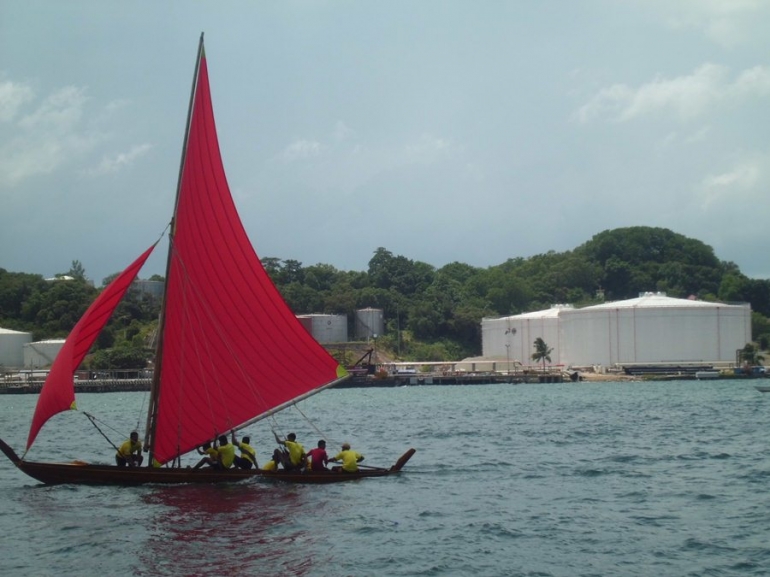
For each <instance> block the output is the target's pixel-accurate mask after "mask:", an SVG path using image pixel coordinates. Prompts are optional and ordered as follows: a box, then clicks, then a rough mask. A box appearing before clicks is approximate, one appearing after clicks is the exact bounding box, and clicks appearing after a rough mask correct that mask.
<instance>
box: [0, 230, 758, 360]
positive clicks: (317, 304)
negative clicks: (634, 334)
mask: <svg viewBox="0 0 770 577" xmlns="http://www.w3.org/2000/svg"><path fill="white" fill-rule="evenodd" d="M262 263H263V265H264V267H265V269H266V270H267V272H268V273H269V275H270V277H271V278H272V279H273V281H274V282H275V283H276V285H277V286H278V288H279V290H280V291H281V294H282V295H283V297H284V299H285V300H286V302H287V303H288V304H289V306H290V307H291V309H292V310H293V311H294V312H295V314H309V313H325V314H345V315H347V316H348V318H349V319H351V320H352V319H353V318H354V314H355V311H356V310H358V309H362V308H366V307H373V308H379V309H383V311H384V316H385V322H386V334H385V335H383V336H382V337H381V338H379V339H378V347H383V348H385V349H387V350H389V351H390V352H391V353H392V355H394V356H398V357H399V358H401V359H403V360H423V361H443V360H457V359H461V358H464V357H468V356H476V355H479V354H480V350H481V319H482V318H483V317H497V316H506V315H514V314H519V313H523V312H528V311H535V310H541V309H545V308H548V307H550V306H551V305H552V304H556V303H570V304H573V305H575V306H585V305H590V304H597V303H600V302H604V301H611V300H622V299H627V298H632V297H636V296H638V294H639V293H640V292H645V291H664V292H666V293H667V294H668V295H669V296H672V297H678V298H687V297H689V296H695V297H697V298H699V299H702V300H706V301H721V302H750V303H751V307H752V311H753V313H752V338H753V339H754V340H755V341H756V342H757V343H758V344H759V346H760V348H761V349H766V348H767V341H768V338H770V321H768V317H770V280H757V279H750V278H748V277H746V276H745V275H743V274H742V273H741V272H740V270H739V268H738V266H737V265H735V264H734V263H731V262H723V261H720V260H719V259H718V258H717V257H716V255H715V254H714V250H713V249H712V248H711V247H709V246H708V245H706V244H704V243H703V242H701V241H699V240H695V239H691V238H687V237H685V236H683V235H680V234H677V233H674V232H672V231H670V230H667V229H662V228H650V227H630V228H620V229H614V230H606V231H604V232H601V233H599V234H597V235H595V236H594V237H593V238H592V239H591V240H589V241H588V242H586V243H585V244H583V245H581V246H578V247H577V248H575V249H573V250H571V251H567V252H560V253H557V252H554V251H550V252H548V253H545V254H539V255H534V256H531V257H527V258H524V257H515V258H510V259H508V260H507V261H505V262H504V263H501V264H499V265H495V266H490V267H486V268H479V267H474V266H471V265H468V264H464V263H460V262H452V263H449V264H447V265H444V266H442V267H440V268H436V267H434V266H432V265H429V264H427V263H424V262H420V261H414V260H411V259H409V258H408V257H406V256H402V255H394V254H393V253H392V252H390V251H388V250H387V249H386V248H383V247H380V248H378V249H377V250H375V251H374V255H373V256H372V258H371V260H370V261H369V264H368V268H367V270H366V271H341V270H338V269H336V268H335V267H333V266H331V265H328V264H315V265H311V266H303V265H302V263H301V262H298V261H296V260H281V259H279V258H272V257H269V258H264V259H262ZM65 274H66V275H67V276H71V277H73V279H74V280H67V281H59V282H51V281H45V280H44V279H43V278H42V277H41V276H39V275H32V274H26V273H20V272H8V271H5V270H3V269H0V326H1V327H3V328H9V329H14V330H22V331H29V332H32V333H33V338H34V339H35V340H40V339H46V338H55V337H63V336H65V335H66V334H67V332H68V331H69V330H70V329H71V328H72V327H73V326H74V324H75V322H77V319H78V318H79V316H80V315H81V314H82V313H83V311H85V309H86V307H87V306H88V305H89V303H90V302H91V301H92V300H93V299H94V298H95V297H96V295H97V294H98V290H97V289H95V288H93V286H92V285H91V284H90V283H88V282H87V278H86V276H85V271H84V269H83V266H82V265H81V264H80V263H79V262H78V261H73V263H72V267H71V269H70V270H69V271H68V272H67V273H65ZM108 280H110V279H104V281H105V283H106V281H108ZM105 283H103V285H104V284H105ZM158 310H159V303H158V302H155V301H154V300H153V299H151V298H149V297H147V296H142V295H139V294H137V293H131V294H129V296H128V298H127V299H126V300H125V301H124V302H123V303H122V304H121V305H120V307H119V308H118V310H117V312H116V314H115V315H114V317H113V318H112V320H111V321H110V323H109V325H108V328H107V330H106V331H105V333H104V334H103V335H102V336H101V337H100V339H99V340H98V342H97V345H96V349H95V353H94V354H93V355H91V357H90V362H91V363H94V364H93V365H92V366H93V367H94V368H102V367H108V366H112V367H114V368H121V367H123V368H135V367H136V366H137V365H136V363H137V362H139V361H140V360H141V359H142V358H150V357H151V355H152V349H151V344H152V337H153V335H154V330H155V327H156V325H157V316H158ZM351 334H352V332H351ZM125 365H130V367H128V366H125Z"/></svg>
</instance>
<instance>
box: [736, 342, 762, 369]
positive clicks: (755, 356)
mask: <svg viewBox="0 0 770 577" xmlns="http://www.w3.org/2000/svg"><path fill="white" fill-rule="evenodd" d="M740 359H741V361H743V362H744V363H746V364H747V365H749V366H750V367H755V366H757V365H761V364H762V361H764V360H765V357H764V356H763V355H761V354H760V353H759V347H757V346H755V345H754V343H746V346H745V347H743V348H742V349H741V353H740Z"/></svg>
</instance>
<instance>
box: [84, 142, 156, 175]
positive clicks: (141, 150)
mask: <svg viewBox="0 0 770 577" xmlns="http://www.w3.org/2000/svg"><path fill="white" fill-rule="evenodd" d="M151 148H152V144H139V145H136V146H132V147H131V150H129V151H128V152H120V153H118V154H114V155H112V156H105V157H103V158H102V161H101V162H100V163H99V165H98V166H96V167H95V168H92V169H89V170H85V171H83V174H85V175H86V176H101V175H104V174H110V173H113V172H117V171H119V170H121V169H123V168H126V167H128V166H131V165H132V164H133V163H134V161H135V160H136V159H138V158H141V157H142V156H144V155H145V154H146V153H147V152H148V151H149V150H150V149H151Z"/></svg>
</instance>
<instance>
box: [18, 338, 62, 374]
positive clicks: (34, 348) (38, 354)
mask: <svg viewBox="0 0 770 577" xmlns="http://www.w3.org/2000/svg"><path fill="white" fill-rule="evenodd" d="M63 346H64V339H51V340H48V341H36V342H34V343H27V344H26V345H24V368H27V369H37V368H41V367H50V366H51V364H52V363H53V361H54V359H55V358H56V355H58V354H59V351H60V350H61V348H62V347H63Z"/></svg>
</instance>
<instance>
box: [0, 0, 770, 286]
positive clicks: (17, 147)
mask: <svg viewBox="0 0 770 577" xmlns="http://www.w3.org/2000/svg"><path fill="white" fill-rule="evenodd" d="M769 30H770V2H767V1H764V0H584V1H583V0H570V1H567V0H558V1H557V0H538V1H524V0H520V1H513V0H511V1H508V2H502V1H498V2H491V1H488V2H484V1H470V0H469V1H464V2H453V1H442V2H439V1H430V0H422V1H419V2H415V1H413V0H410V1H387V2H374V1H334V0H329V1H315V2H292V1H285V0H282V1H280V2H257V1H250V2H210V1H206V2H203V1H201V2H195V1H185V2H181V1H176V2H170V1H169V2H157V1H141V0H135V1H131V2H106V1H98V2H97V1H93V2H91V1H82V2H77V1H74V0H68V1H67V2H62V1H50V2H42V1H37V0H25V1H24V2H16V1H11V0H0V268H5V269H6V270H9V271H13V272H29V273H39V274H43V275H46V276H50V275H53V274H55V273H58V272H65V271H67V270H68V269H69V267H70V264H71V262H72V261H73V260H75V259H77V260H79V261H80V262H81V263H82V264H83V266H84V267H85V270H86V274H87V276H88V277H90V278H92V279H93V280H94V281H96V283H97V285H98V284H100V283H101V280H102V279H103V278H104V277H105V276H107V275H109V274H111V273H114V272H118V271H119V270H122V268H124V267H125V266H127V265H128V264H129V263H130V262H131V261H132V260H133V259H134V258H135V257H137V256H138V255H139V254H140V253H141V252H142V251H143V250H144V249H146V248H147V247H148V246H149V245H150V244H152V242H154V241H155V239H157V238H158V236H159V235H160V233H161V232H162V231H163V229H164V228H165V226H166V224H167V222H168V220H169V218H170V214H171V210H172V206H173V199H174V194H175V190H176V179H177V175H178V171H179V159H180V154H181V145H182V138H183V133H184V124H185V120H186V115H187V106H188V99H189V91H190V84H191V80H192V73H193V69H194V65H195V55H196V50H197V43H198V37H199V35H200V33H201V32H202V31H203V32H205V39H206V55H207V58H208V65H209V74H210V80H211V88H212V96H213V101H214V111H215V116H216V121H217V127H218V131H219V140H220V146H221V150H222V156H223V159H224V164H225V169H226V170H227V174H228V180H229V183H230V187H231V190H232V192H233V195H234V197H235V201H236V204H237V205H238V207H239V210H240V214H241V218H242V219H243V221H244V224H245V226H246V230H247V231H248V233H249V235H250V236H251V238H252V242H253V243H254V246H255V248H256V250H257V253H258V254H259V255H260V256H261V257H278V258H281V259H295V260H298V261H301V262H302V263H303V264H304V265H305V266H308V265H312V264H316V263H319V262H321V263H327V264H331V265H334V266H335V267H337V268H338V269H341V270H366V268H367V265H368V262H369V259H370V258H371V257H372V255H373V253H374V251H375V250H376V249H377V248H378V247H380V246H382V247H385V248H386V249H388V250H390V251H391V252H393V253H394V254H397V255H403V256H406V257H407V258H410V259H414V260H420V261H424V262H427V263H430V264H432V265H434V266H436V267H440V266H443V265H445V264H447V263H450V262H453V261H459V262H463V263H467V264H471V265H474V266H479V267H487V266H490V265H495V264H499V263H502V262H504V261H505V260H506V259H508V258H512V257H529V256H532V255H534V254H539V253H545V252H547V251H549V250H554V251H559V252H561V251H565V250H571V249H573V248H575V247H577V246H578V245H580V244H582V243H584V242H586V241H588V240H589V239H590V238H591V237H592V236H593V235H595V234H597V233H599V232H601V231H603V230H607V229H614V228H618V227H627V226H658V227H665V228H669V229H671V230H673V231H675V232H677V233H680V234H683V235H686V236H688V237H692V238H696V239H699V240H702V241H703V242H705V243H706V244H708V245H710V246H712V247H713V248H714V249H715V251H716V255H717V257H718V258H720V259H721V260H726V261H733V262H735V263H737V264H738V266H739V267H740V268H741V270H742V271H743V272H744V273H745V274H747V275H749V276H751V277H755V278H770V262H769V259H768V244H769V243H768V237H769V236H770V235H768V229H769V227H770V32H768V31H769ZM162 252H163V251H158V254H157V255H155V256H153V258H152V260H151V261H150V262H149V264H148V266H147V267H145V269H144V270H143V271H142V273H141V277H142V278H147V277H149V276H150V275H152V274H154V273H159V274H163V273H164V267H165V255H163V254H161V253H162ZM651 288H653V287H651Z"/></svg>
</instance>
